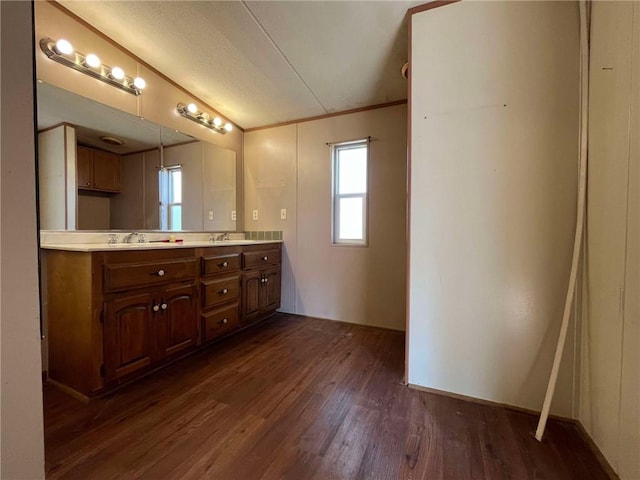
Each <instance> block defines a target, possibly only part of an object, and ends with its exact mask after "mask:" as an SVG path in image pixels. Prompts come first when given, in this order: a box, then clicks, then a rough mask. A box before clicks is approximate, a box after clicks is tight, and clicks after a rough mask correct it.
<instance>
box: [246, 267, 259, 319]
mask: <svg viewBox="0 0 640 480" xmlns="http://www.w3.org/2000/svg"><path fill="white" fill-rule="evenodd" d="M261 280H262V273H261V272H260V271H258V270H256V271H253V272H247V273H244V274H242V321H243V322H245V323H246V322H248V321H251V320H252V319H253V318H254V317H257V316H258V315H260V299H261V295H262V294H263V293H262V292H263V288H262V285H263V283H262V282H261Z"/></svg>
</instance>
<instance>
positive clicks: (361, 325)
mask: <svg viewBox="0 0 640 480" xmlns="http://www.w3.org/2000/svg"><path fill="white" fill-rule="evenodd" d="M276 313H279V314H280V315H291V316H292V317H303V318H312V319H314V320H322V321H323V322H333V323H341V324H343V325H349V326H351V327H364V328H375V329H378V330H385V331H387V332H396V333H402V334H404V333H405V331H404V330H396V329H395V328H389V327H379V326H377V325H367V324H365V323H354V322H345V321H344V320H333V319H331V318H322V317H314V316H311V315H304V314H301V313H289V312H280V311H277V312H276Z"/></svg>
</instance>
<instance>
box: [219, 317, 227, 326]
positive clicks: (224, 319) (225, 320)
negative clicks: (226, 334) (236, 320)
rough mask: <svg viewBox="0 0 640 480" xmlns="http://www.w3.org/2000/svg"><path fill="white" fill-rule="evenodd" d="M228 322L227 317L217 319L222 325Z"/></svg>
mask: <svg viewBox="0 0 640 480" xmlns="http://www.w3.org/2000/svg"><path fill="white" fill-rule="evenodd" d="M228 322H229V319H228V318H223V319H222V320H219V321H218V323H222V324H223V325H224V324H225V323H228Z"/></svg>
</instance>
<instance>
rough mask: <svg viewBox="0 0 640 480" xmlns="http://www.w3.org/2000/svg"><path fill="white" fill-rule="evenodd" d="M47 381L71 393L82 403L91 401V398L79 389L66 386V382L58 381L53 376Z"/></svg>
mask: <svg viewBox="0 0 640 480" xmlns="http://www.w3.org/2000/svg"><path fill="white" fill-rule="evenodd" d="M47 383H48V384H49V385H53V386H54V387H56V388H58V389H60V390H62V391H63V392H64V393H66V394H68V395H71V396H72V397H73V398H75V399H77V400H80V401H81V402H82V403H89V401H90V400H91V398H89V397H87V396H86V395H84V394H82V393H80V392H79V391H77V390H74V389H73V388H71V387H68V386H66V385H65V384H64V383H60V382H56V381H55V380H52V379H51V378H49V379H47Z"/></svg>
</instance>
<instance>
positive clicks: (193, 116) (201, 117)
mask: <svg viewBox="0 0 640 480" xmlns="http://www.w3.org/2000/svg"><path fill="white" fill-rule="evenodd" d="M176 111H177V112H178V113H179V114H180V115H182V116H183V117H184V118H188V119H189V120H191V121H192V122H196V123H197V124H198V125H202V126H203V127H206V128H209V129H211V130H213V131H214V132H218V133H220V134H222V135H225V134H226V133H227V130H226V129H225V128H224V126H222V125H221V126H216V125H214V124H213V123H211V122H210V121H209V120H208V119H206V118H205V114H204V113H203V112H198V111H195V112H194V113H191V112H190V111H189V106H188V105H186V104H184V103H182V102H180V103H178V105H177V106H176Z"/></svg>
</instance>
